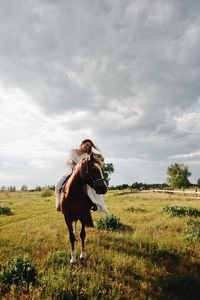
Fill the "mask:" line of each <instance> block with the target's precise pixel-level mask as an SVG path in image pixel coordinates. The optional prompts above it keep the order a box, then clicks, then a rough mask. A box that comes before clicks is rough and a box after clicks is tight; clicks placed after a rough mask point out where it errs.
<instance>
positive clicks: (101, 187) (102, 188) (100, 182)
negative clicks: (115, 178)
mask: <svg viewBox="0 0 200 300" xmlns="http://www.w3.org/2000/svg"><path fill="white" fill-rule="evenodd" d="M94 166H95V167H96V168H97V169H98V171H99V176H98V178H95V179H94V182H95V186H94V189H95V190H96V192H97V193H98V194H105V193H106V192H107V189H108V188H107V184H106V182H105V180H104V176H103V172H102V169H101V167H100V165H99V164H98V163H94Z"/></svg>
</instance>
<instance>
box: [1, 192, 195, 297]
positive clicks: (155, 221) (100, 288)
mask: <svg viewBox="0 0 200 300" xmlns="http://www.w3.org/2000/svg"><path fill="white" fill-rule="evenodd" d="M105 202H106V204H107V206H108V208H109V211H110V213H111V214H113V216H116V218H117V220H120V223H122V224H123V225H124V226H125V230H117V231H109V230H98V228H97V224H98V220H99V219H100V218H101V217H102V215H101V214H100V213H97V212H93V218H94V221H95V224H96V227H95V228H92V229H91V228H87V230H86V231H87V232H86V252H87V256H88V258H87V260H86V261H85V262H81V261H78V263H77V264H76V265H75V266H70V264H69V256H70V243H69V239H68V233H67V230H66V226H65V222H64V218H63V215H62V214H61V213H58V212H56V211H55V208H54V196H53V195H52V196H49V197H42V195H41V192H33V193H30V192H25V193H22V192H18V193H8V194H3V193H0V206H1V207H10V208H11V209H12V211H14V214H13V215H9V216H8V215H0V269H1V273H3V270H5V268H6V266H7V262H8V261H9V260H13V259H15V257H19V256H20V257H28V258H29V260H30V261H31V262H32V263H33V265H34V266H36V268H37V285H31V284H30V286H28V287H27V286H26V288H24V286H23V285H16V284H12V285H10V286H9V288H7V289H5V288H4V287H3V283H2V282H1V283H0V298H1V299H115V300H117V299H181V300H182V299H193V300H194V299H199V298H200V292H199V286H200V241H199V240H197V239H196V238H193V239H188V233H190V231H191V229H192V226H196V227H197V225H198V224H199V223H198V222H199V221H200V220H199V217H198V216H197V217H196V218H195V222H196V223H194V221H192V217H191V216H189V215H185V216H182V217H181V218H179V217H173V216H171V215H170V214H169V213H167V212H165V211H163V208H165V207H187V208H191V209H197V210H199V209H200V202H199V200H198V199H197V200H196V199H192V198H187V196H184V197H182V196H173V195H168V194H156V193H153V194H150V193H149V194H148V193H137V194H136V193H129V192H128V191H124V192H122V191H109V192H108V193H107V194H106V195H105ZM198 226H199V225H198ZM78 229H80V225H79V226H78ZM76 249H77V254H78V255H79V253H80V250H81V246H80V241H78V242H77V245H76Z"/></svg>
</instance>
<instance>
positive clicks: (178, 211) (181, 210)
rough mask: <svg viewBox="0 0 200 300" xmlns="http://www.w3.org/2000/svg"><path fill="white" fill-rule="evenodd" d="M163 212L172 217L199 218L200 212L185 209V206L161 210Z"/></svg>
mask: <svg viewBox="0 0 200 300" xmlns="http://www.w3.org/2000/svg"><path fill="white" fill-rule="evenodd" d="M163 210H164V211H166V212H168V213H170V214H171V215H172V216H173V217H174V216H194V217H199V216H200V210H198V209H196V208H192V207H185V206H171V207H169V206H167V207H165V208H163Z"/></svg>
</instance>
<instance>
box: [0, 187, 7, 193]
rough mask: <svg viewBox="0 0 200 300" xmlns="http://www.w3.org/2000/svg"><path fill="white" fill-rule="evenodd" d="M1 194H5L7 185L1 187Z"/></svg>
mask: <svg viewBox="0 0 200 300" xmlns="http://www.w3.org/2000/svg"><path fill="white" fill-rule="evenodd" d="M1 192H2V193H5V192H6V187H5V185H3V186H2V187H1Z"/></svg>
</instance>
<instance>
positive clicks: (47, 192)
mask: <svg viewBox="0 0 200 300" xmlns="http://www.w3.org/2000/svg"><path fill="white" fill-rule="evenodd" d="M51 195H52V191H51V190H50V189H49V188H45V189H43V190H42V193H41V196H42V197H50V196H51Z"/></svg>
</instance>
